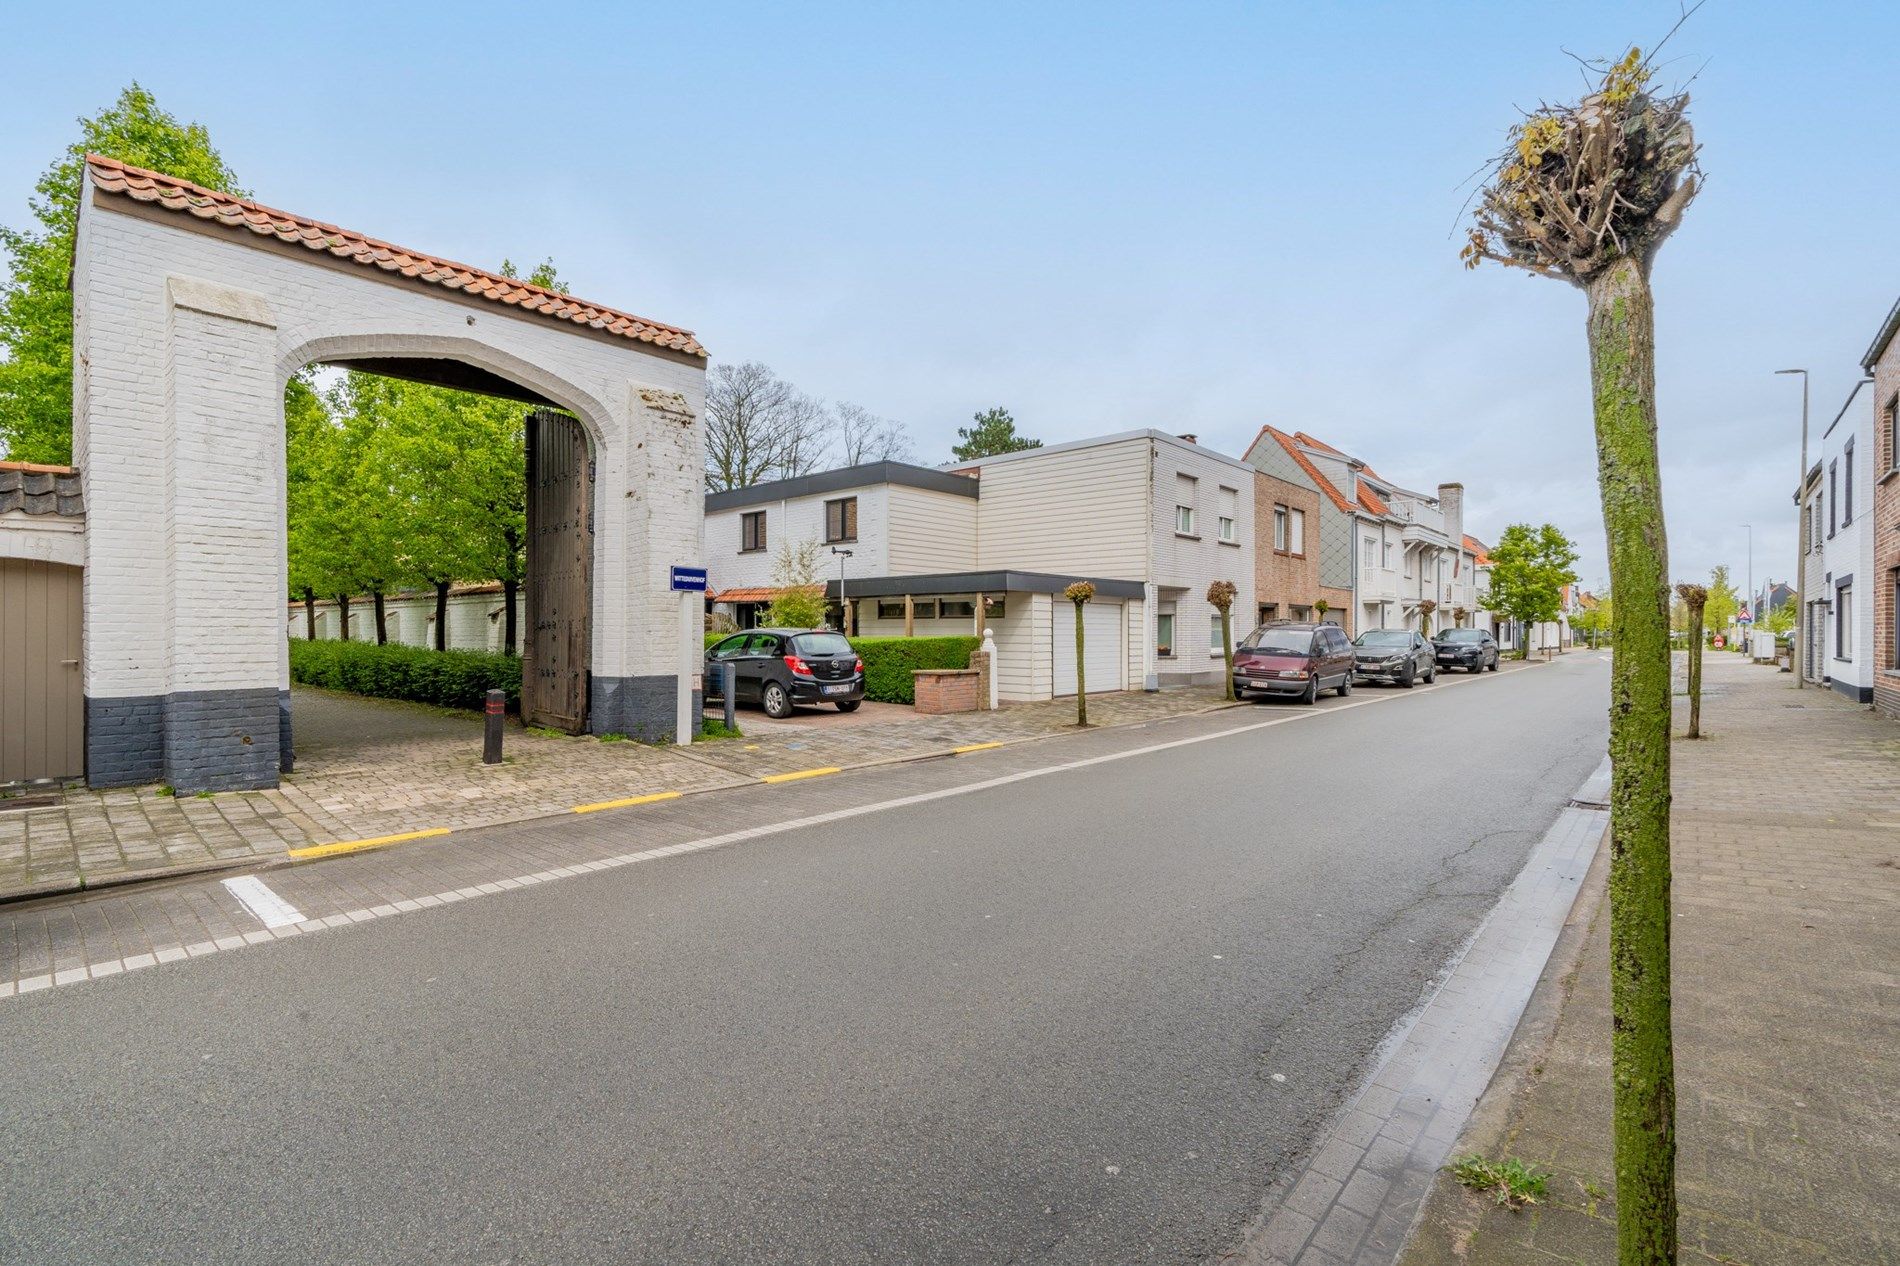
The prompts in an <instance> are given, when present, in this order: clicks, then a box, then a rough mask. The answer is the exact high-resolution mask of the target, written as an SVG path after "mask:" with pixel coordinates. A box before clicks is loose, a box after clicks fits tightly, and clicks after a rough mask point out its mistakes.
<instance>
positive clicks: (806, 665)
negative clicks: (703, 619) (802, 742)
mask: <svg viewBox="0 0 1900 1266" xmlns="http://www.w3.org/2000/svg"><path fill="white" fill-rule="evenodd" d="M727 664H731V665H732V667H733V684H732V697H733V699H734V701H735V702H738V703H756V704H758V705H759V706H760V707H762V708H764V709H765V715H766V716H769V717H773V718H780V717H788V716H790V715H792V707H793V705H794V704H800V703H809V704H817V703H835V704H837V705H838V711H840V712H855V711H857V709H858V704H860V703H862V702H863V701H864V661H863V660H861V659H859V658H858V653H857V652H856V651H854V650H852V649H851V643H850V642H848V641H846V640H845V639H844V635H843V634H840V633H831V632H827V631H826V630H824V629H751V630H749V631H747V632H745V633H734V634H733V635H732V636H731V637H729V638H726V639H725V640H724V641H720V642H715V643H713V644H712V645H711V646H710V647H708V648H707V650H706V698H707V699H717V698H719V697H720V695H719V683H720V682H721V680H723V673H722V669H723V667H724V666H725V665H727Z"/></svg>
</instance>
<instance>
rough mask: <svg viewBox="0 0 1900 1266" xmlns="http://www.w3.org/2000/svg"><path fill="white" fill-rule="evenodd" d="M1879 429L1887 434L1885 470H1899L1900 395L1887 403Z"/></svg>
mask: <svg viewBox="0 0 1900 1266" xmlns="http://www.w3.org/2000/svg"><path fill="white" fill-rule="evenodd" d="M1883 423H1884V424H1883V425H1882V427H1881V429H1882V430H1884V431H1885V432H1886V433H1887V469H1888V470H1900V393H1896V394H1895V395H1894V397H1893V399H1891V400H1889V401H1887V414H1886V417H1885V418H1884V419H1883Z"/></svg>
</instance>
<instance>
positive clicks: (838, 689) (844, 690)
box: [823, 685, 851, 695]
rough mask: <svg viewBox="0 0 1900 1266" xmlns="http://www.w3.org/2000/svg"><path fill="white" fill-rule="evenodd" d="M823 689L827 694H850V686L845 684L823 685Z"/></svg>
mask: <svg viewBox="0 0 1900 1266" xmlns="http://www.w3.org/2000/svg"><path fill="white" fill-rule="evenodd" d="M823 690H824V692H825V693H826V694H828V695H848V694H850V693H851V687H850V686H848V685H846V686H825V687H823Z"/></svg>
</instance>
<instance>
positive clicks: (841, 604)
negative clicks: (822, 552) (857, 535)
mask: <svg viewBox="0 0 1900 1266" xmlns="http://www.w3.org/2000/svg"><path fill="white" fill-rule="evenodd" d="M831 552H832V554H833V555H835V556H836V557H837V559H838V632H840V633H842V634H844V635H845V636H846V637H849V636H851V608H850V607H849V606H848V605H847V604H846V603H845V600H844V560H845V559H847V558H850V557H851V551H850V550H848V549H839V548H838V547H837V546H836V545H833V546H832V547H831Z"/></svg>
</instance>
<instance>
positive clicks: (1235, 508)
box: [1214, 488, 1240, 545]
mask: <svg viewBox="0 0 1900 1266" xmlns="http://www.w3.org/2000/svg"><path fill="white" fill-rule="evenodd" d="M1239 517H1240V489H1238V488H1222V489H1221V490H1220V514H1219V515H1218V516H1217V518H1216V522H1215V525H1214V526H1215V528H1216V529H1217V530H1218V532H1219V534H1220V539H1221V540H1222V541H1224V542H1226V543H1227V544H1229V545H1235V544H1238V543H1239V533H1238V531H1237V530H1236V527H1235V520H1237V519H1238V518H1239Z"/></svg>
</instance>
